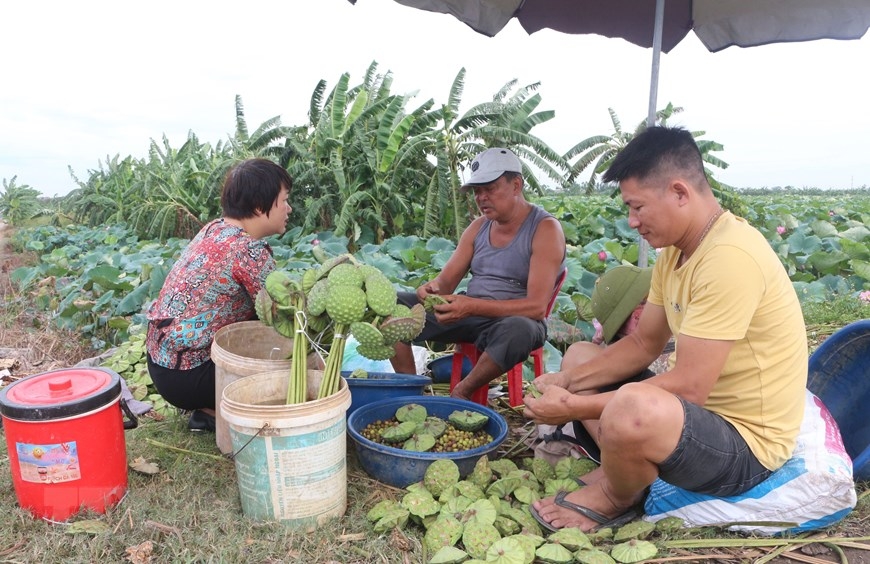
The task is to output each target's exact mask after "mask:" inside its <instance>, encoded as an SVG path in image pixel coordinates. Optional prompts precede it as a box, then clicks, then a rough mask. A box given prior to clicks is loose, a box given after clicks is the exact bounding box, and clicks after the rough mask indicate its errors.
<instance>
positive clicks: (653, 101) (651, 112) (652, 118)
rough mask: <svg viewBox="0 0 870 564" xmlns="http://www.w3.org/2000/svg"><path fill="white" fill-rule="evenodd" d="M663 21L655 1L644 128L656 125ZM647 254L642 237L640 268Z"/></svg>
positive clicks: (662, 0) (659, 0)
mask: <svg viewBox="0 0 870 564" xmlns="http://www.w3.org/2000/svg"><path fill="white" fill-rule="evenodd" d="M664 21H665V0H656V21H655V28H653V57H652V70H651V72H650V80H649V106H648V108H647V115H646V126H647V127H652V126H654V125H655V124H656V105H657V104H658V96H659V59H660V58H661V54H662V28H663V27H664ZM648 252H649V243H647V241H646V239H644V238H643V237H641V238H640V245H639V248H638V257H637V265H638V266H639V267H641V268H646V266H647V262H648V261H647V254H648Z"/></svg>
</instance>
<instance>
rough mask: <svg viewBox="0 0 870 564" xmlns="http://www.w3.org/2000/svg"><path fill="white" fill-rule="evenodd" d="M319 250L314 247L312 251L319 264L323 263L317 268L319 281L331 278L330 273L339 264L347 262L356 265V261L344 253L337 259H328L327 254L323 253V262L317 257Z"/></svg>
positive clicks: (336, 257)
mask: <svg viewBox="0 0 870 564" xmlns="http://www.w3.org/2000/svg"><path fill="white" fill-rule="evenodd" d="M317 249H318V247H314V248H313V249H311V250H312V252H314V257H315V258H317V260H318V262H320V263H321V264H320V266H319V267H317V279H318V280H320V279H321V278H326V277H327V276H329V273H330V272H331V271H332V269H333V268H335V267H336V266H338V265H339V264H344V263H346V262H352V263H356V260H355V259H354V258H353V257H352V256H351V255H349V254H348V253H344V254H342V255H338V256H335V257H331V258H328V257H326V254H325V253H323V254H322V255H321V256H322V257H323V260H321V259H320V257H318V256H317V252H316V251H317ZM321 250H322V249H321Z"/></svg>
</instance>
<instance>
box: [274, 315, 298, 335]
mask: <svg viewBox="0 0 870 564" xmlns="http://www.w3.org/2000/svg"><path fill="white" fill-rule="evenodd" d="M272 328H273V329H275V331H277V332H278V334H279V335H281V336H282V337H287V338H288V339H293V338H295V337H296V327H295V326H294V324H293V317H292V316H291V317H287V316H286V315H274V316H272Z"/></svg>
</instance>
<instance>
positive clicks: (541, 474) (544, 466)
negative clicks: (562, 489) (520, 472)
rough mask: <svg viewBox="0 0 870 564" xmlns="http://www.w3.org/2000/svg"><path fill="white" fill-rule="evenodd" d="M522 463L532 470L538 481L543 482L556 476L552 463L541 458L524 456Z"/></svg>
mask: <svg viewBox="0 0 870 564" xmlns="http://www.w3.org/2000/svg"><path fill="white" fill-rule="evenodd" d="M523 464H525V465H526V467H527V468H528V469H529V470H531V471H532V474H534V475H535V478H537V479H538V482H540V483H543V482H544V481H545V480H548V479H550V478H555V477H556V471H555V470H554V469H553V465H552V464H550V463H549V462H548V461H547V460H545V459H543V458H537V457H535V458H524V459H523Z"/></svg>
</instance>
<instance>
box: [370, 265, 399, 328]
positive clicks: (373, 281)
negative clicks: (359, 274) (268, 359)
mask: <svg viewBox="0 0 870 564" xmlns="http://www.w3.org/2000/svg"><path fill="white" fill-rule="evenodd" d="M365 291H366V301H367V302H368V305H369V307H370V308H371V309H372V311H374V312H375V313H376V314H378V315H380V316H382V317H387V316H389V315H392V314H393V310H394V309H395V307H396V297H397V296H396V288H395V287H393V283H392V282H390V279H389V278H387V277H386V276H384V275H383V274H381V273H380V272H377V271H375V273H374V274H369V275H368V276H366V277H365Z"/></svg>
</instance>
